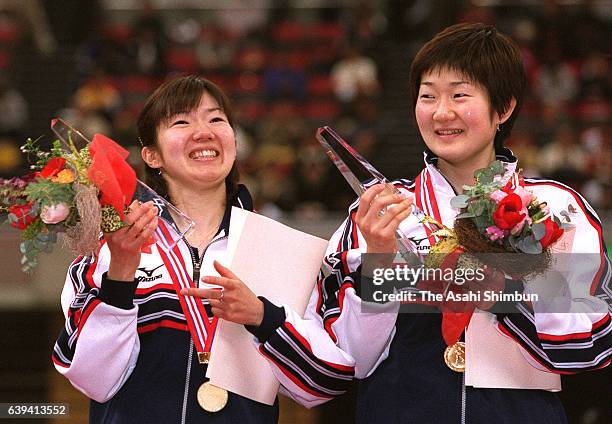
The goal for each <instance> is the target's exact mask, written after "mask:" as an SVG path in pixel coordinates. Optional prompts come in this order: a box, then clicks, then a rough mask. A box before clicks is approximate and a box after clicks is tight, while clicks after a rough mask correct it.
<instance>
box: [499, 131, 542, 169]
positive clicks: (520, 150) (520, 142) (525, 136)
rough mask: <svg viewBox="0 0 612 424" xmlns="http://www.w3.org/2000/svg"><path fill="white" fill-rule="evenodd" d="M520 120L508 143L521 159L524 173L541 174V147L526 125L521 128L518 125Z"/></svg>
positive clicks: (515, 154)
mask: <svg viewBox="0 0 612 424" xmlns="http://www.w3.org/2000/svg"><path fill="white" fill-rule="evenodd" d="M519 122H520V121H518V122H517V126H516V127H515V129H514V131H513V133H512V134H511V135H510V137H509V138H508V141H507V142H506V145H507V146H508V148H509V149H510V150H512V153H514V156H516V157H517V158H518V159H519V160H520V163H521V167H522V168H523V175H529V176H531V177H537V176H538V175H540V174H541V171H540V162H541V159H540V156H539V153H538V152H539V149H538V146H537V145H536V143H535V141H534V139H533V135H532V133H531V131H529V130H528V129H527V128H524V127H523V128H521V127H520V126H519V125H518V123H519Z"/></svg>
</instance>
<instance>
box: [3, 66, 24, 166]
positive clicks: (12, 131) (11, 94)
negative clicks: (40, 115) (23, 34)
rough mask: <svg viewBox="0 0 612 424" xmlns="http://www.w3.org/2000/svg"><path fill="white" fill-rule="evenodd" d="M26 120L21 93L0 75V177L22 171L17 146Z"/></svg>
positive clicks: (4, 76) (5, 77) (21, 160)
mask: <svg viewBox="0 0 612 424" xmlns="http://www.w3.org/2000/svg"><path fill="white" fill-rule="evenodd" d="M27 119H28V105H27V103H26V100H25V99H24V98H23V96H22V95H21V93H20V92H19V91H18V90H17V89H16V88H15V87H13V86H12V85H11V83H10V82H9V79H8V77H7V76H6V75H4V74H0V176H1V177H9V176H13V175H16V174H18V173H20V172H21V171H24V170H23V169H21V168H22V166H23V163H22V162H23V159H22V156H21V153H20V151H19V144H20V143H21V139H22V138H23V135H24V134H23V130H24V125H25V123H26V122H27Z"/></svg>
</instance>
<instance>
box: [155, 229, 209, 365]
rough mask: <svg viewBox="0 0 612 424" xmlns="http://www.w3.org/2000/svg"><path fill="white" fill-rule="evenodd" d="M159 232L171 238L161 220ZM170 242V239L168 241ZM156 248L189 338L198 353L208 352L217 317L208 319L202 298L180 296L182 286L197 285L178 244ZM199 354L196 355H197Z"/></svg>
mask: <svg viewBox="0 0 612 424" xmlns="http://www.w3.org/2000/svg"><path fill="white" fill-rule="evenodd" d="M159 234H162V235H163V236H164V237H167V238H171V236H170V232H169V231H168V229H167V228H166V226H165V224H164V222H163V221H160V222H159V233H158V235H159ZM170 243H171V241H170ZM157 250H158V251H159V254H160V256H161V258H162V260H163V262H164V265H165V266H166V269H167V270H168V273H169V274H170V278H171V279H172V283H173V285H174V289H175V290H176V293H177V294H178V299H179V302H180V304H181V309H182V310H183V313H184V314H185V319H186V320H187V326H188V327H189V332H190V333H191V338H192V339H193V343H194V344H195V347H196V351H197V352H198V354H200V353H204V354H209V353H210V348H211V346H212V342H213V339H214V337H215V330H216V329H217V322H218V317H213V318H212V320H211V319H209V317H208V315H207V314H206V309H204V304H203V303H202V299H200V298H198V297H195V296H182V295H180V294H179V293H180V291H181V289H183V288H190V287H197V284H196V283H195V282H194V281H193V280H192V278H191V276H190V275H189V273H188V272H187V267H186V266H185V262H184V261H183V257H182V255H181V252H180V249H179V246H178V244H177V245H175V246H174V248H172V249H171V250H165V249H162V248H161V247H160V246H157ZM199 356H200V355H198V357H199Z"/></svg>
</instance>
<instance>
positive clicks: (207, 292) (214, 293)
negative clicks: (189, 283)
mask: <svg viewBox="0 0 612 424" xmlns="http://www.w3.org/2000/svg"><path fill="white" fill-rule="evenodd" d="M181 295H183V296H195V297H200V298H204V299H208V300H213V299H215V300H218V301H221V300H222V299H223V295H224V292H223V290H221V289H201V288H197V287H190V288H188V289H186V288H183V289H181Z"/></svg>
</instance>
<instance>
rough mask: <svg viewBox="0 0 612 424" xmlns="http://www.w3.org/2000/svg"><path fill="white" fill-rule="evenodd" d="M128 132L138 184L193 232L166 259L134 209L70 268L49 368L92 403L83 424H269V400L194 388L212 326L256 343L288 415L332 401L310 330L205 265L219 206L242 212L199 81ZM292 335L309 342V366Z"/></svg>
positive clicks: (217, 235)
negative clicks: (138, 157)
mask: <svg viewBox="0 0 612 424" xmlns="http://www.w3.org/2000/svg"><path fill="white" fill-rule="evenodd" d="M138 131H139V138H140V142H141V144H142V158H143V159H144V161H145V163H146V181H147V183H148V184H149V185H151V186H152V187H154V188H155V190H156V191H157V192H158V193H159V194H161V195H162V196H163V197H165V198H166V199H167V200H169V201H170V202H171V203H172V204H174V205H175V206H177V207H178V208H179V209H180V210H181V211H183V212H185V213H186V214H187V215H189V216H190V217H191V218H192V219H193V220H194V221H195V223H196V225H195V227H194V230H193V231H191V232H190V233H188V235H187V236H186V237H185V238H184V239H183V240H181V241H179V242H178V243H177V245H176V246H175V247H174V248H172V249H171V250H168V249H165V248H164V247H163V246H162V244H161V243H153V244H152V245H151V246H148V245H149V244H151V241H150V236H151V234H152V233H153V231H154V230H155V229H156V227H157V226H158V218H157V215H156V212H157V208H155V207H154V206H153V204H151V202H147V203H144V204H139V203H137V202H135V203H133V204H132V205H131V206H130V212H129V214H127V215H126V222H127V223H128V224H130V225H129V226H128V227H126V228H123V229H121V230H119V231H116V232H114V233H112V234H104V239H103V240H102V243H101V244H100V247H99V249H98V251H97V252H96V255H95V257H93V258H91V257H80V258H77V259H76V260H75V261H74V262H73V264H72V265H71V267H70V269H69V271H68V276H67V278H66V285H65V289H64V291H63V294H62V305H63V307H64V312H65V315H66V320H67V324H66V326H65V327H64V329H63V331H62V333H61V334H60V337H59V339H58V340H57V343H56V345H55V349H54V355H53V360H54V363H55V365H56V368H57V370H58V371H59V372H60V373H62V374H63V375H65V376H66V377H67V378H68V379H69V380H70V381H71V382H72V384H73V385H74V386H75V387H77V388H78V389H79V390H81V391H82V392H83V393H85V394H86V395H87V396H88V397H90V398H91V399H92V402H91V407H90V422H92V423H113V424H117V423H136V422H147V423H170V422H202V423H208V422H214V423H236V422H251V423H275V422H277V420H278V401H277V402H275V403H274V404H273V405H266V404H262V403H258V402H255V401H254V400H251V399H248V398H246V397H242V396H239V395H237V394H234V393H228V392H227V391H225V390H224V389H221V388H219V387H215V386H213V385H211V384H210V382H209V381H208V379H207V378H206V370H207V366H208V361H209V359H210V354H211V347H212V343H213V340H214V336H215V331H216V325H217V321H218V319H219V318H221V319H224V320H227V321H232V322H235V323H238V324H242V325H244V326H245V327H246V329H247V330H248V331H250V332H251V333H252V334H253V335H254V336H256V337H257V339H258V341H259V342H260V343H259V344H258V346H259V347H260V348H261V346H262V345H263V344H264V343H265V345H266V350H265V351H266V352H268V353H266V358H267V360H268V361H269V363H270V365H271V368H272V369H273V372H274V373H275V375H276V376H277V378H278V379H279V380H280V382H281V384H283V386H285V387H286V388H287V390H288V391H289V392H291V393H293V394H294V395H295V398H296V399H299V401H301V402H302V403H305V404H307V405H309V406H313V405H315V404H317V403H321V402H323V401H326V400H329V399H330V398H331V397H332V396H333V395H336V394H341V393H343V392H344V391H345V390H346V388H347V387H348V385H349V384H350V382H351V379H352V377H353V374H354V371H353V361H352V358H350V357H349V356H348V355H346V354H344V352H342V351H341V350H340V349H339V348H338V347H337V346H336V345H335V344H334V342H333V341H332V340H331V338H329V336H328V335H327V333H326V332H325V330H324V329H323V328H322V326H320V325H319V324H318V323H317V322H316V321H313V320H305V319H302V318H301V317H300V316H299V315H298V314H297V313H295V312H294V311H293V310H292V309H291V308H289V307H279V306H276V305H274V304H272V303H271V302H270V301H268V300H267V299H266V298H264V297H257V296H255V294H254V293H253V292H252V291H251V290H250V289H249V288H248V287H247V285H246V284H244V283H243V282H242V281H241V280H240V279H239V278H238V277H237V276H236V275H234V274H233V273H232V271H231V270H229V269H228V268H225V267H224V266H222V265H221V264H220V263H219V261H223V262H225V259H226V256H227V255H226V254H227V244H228V235H229V232H230V216H231V210H232V207H238V208H243V209H247V210H252V201H251V198H250V195H249V193H248V191H247V190H246V188H245V187H244V186H242V185H238V173H237V170H236V140H235V137H234V130H233V127H232V113H231V109H230V106H229V101H228V100H227V98H226V96H225V94H223V92H222V91H221V90H220V89H219V88H218V87H217V86H216V85H214V84H213V83H211V82H210V81H208V80H205V79H203V78H200V77H195V76H188V77H182V78H178V79H175V80H172V81H169V82H167V83H165V84H163V85H162V86H160V87H159V88H158V89H157V90H156V91H155V92H154V93H153V94H152V95H151V96H150V97H149V99H148V100H147V102H146V104H145V106H144V107H143V109H142V112H141V114H140V116H139V119H138ZM161 214H162V216H164V217H165V218H166V219H170V218H169V217H168V215H167V214H166V212H165V211H164V210H162V211H161ZM159 226H160V228H162V231H163V223H162V224H160V225H159ZM313 277H314V276H313ZM219 288H221V289H219ZM300 332H304V333H307V334H308V335H309V336H310V337H315V338H316V339H317V347H318V350H317V356H316V357H315V356H314V354H313V353H312V352H309V351H308V349H310V346H311V345H310V344H309V343H308V342H301V341H303V340H305V338H304V337H302V336H296V335H295V334H299V333H300ZM262 351H263V350H262ZM305 352H308V353H305ZM305 355H307V356H308V358H309V359H308V361H306V362H304V361H303V359H302V358H303V357H305ZM294 362H295V363H297V364H299V365H295V364H294ZM241 366H244V364H242V365H241Z"/></svg>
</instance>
